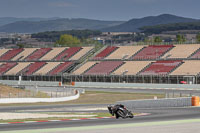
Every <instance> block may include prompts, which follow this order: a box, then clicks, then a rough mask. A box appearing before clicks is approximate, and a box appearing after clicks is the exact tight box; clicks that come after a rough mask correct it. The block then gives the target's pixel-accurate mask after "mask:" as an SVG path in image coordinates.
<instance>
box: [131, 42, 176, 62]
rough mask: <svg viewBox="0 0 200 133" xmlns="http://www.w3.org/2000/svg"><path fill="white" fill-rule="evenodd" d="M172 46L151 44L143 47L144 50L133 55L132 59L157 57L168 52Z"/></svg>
mask: <svg viewBox="0 0 200 133" xmlns="http://www.w3.org/2000/svg"><path fill="white" fill-rule="evenodd" d="M172 47H173V45H150V46H148V47H145V48H144V49H142V51H140V52H139V53H137V54H136V55H135V56H133V58H132V59H135V60H144V59H157V58H159V57H160V56H162V55H164V54H165V52H167V51H168V50H169V49H170V48H172Z"/></svg>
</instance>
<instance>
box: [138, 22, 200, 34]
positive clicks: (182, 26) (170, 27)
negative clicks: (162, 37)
mask: <svg viewBox="0 0 200 133" xmlns="http://www.w3.org/2000/svg"><path fill="white" fill-rule="evenodd" d="M140 30H141V32H143V33H145V34H160V33H162V32H166V31H177V30H200V21H198V22H189V23H172V24H160V25H155V26H144V27H141V28H140Z"/></svg>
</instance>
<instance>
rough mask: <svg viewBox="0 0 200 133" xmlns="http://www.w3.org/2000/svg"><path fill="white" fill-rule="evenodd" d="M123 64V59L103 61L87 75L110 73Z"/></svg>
mask: <svg viewBox="0 0 200 133" xmlns="http://www.w3.org/2000/svg"><path fill="white" fill-rule="evenodd" d="M122 64H123V62H122V61H103V62H100V63H99V64H96V65H95V66H93V67H92V68H91V69H89V70H88V71H87V72H86V73H85V75H109V74H110V73H111V72H112V71H114V70H115V69H117V68H118V67H119V66H121V65H122Z"/></svg>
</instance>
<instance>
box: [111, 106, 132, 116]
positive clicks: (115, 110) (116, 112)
mask: <svg viewBox="0 0 200 133" xmlns="http://www.w3.org/2000/svg"><path fill="white" fill-rule="evenodd" d="M108 111H109V113H110V114H111V115H112V116H115V117H116V119H118V118H119V117H121V118H123V119H125V118H133V117H134V115H133V114H132V113H131V111H129V110H128V109H126V108H125V107H124V105H122V104H117V105H108Z"/></svg>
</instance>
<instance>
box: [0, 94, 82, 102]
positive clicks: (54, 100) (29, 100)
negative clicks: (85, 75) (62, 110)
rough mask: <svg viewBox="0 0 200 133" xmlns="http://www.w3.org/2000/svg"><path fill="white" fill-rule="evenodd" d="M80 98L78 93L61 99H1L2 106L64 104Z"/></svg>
mask: <svg viewBox="0 0 200 133" xmlns="http://www.w3.org/2000/svg"><path fill="white" fill-rule="evenodd" d="M79 97H80V93H79V92H78V91H77V94H76V95H75V96H69V97H60V98H4V99H0V104H5V103H39V102H47V103H49V102H64V101H71V100H76V99H78V98H79Z"/></svg>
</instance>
